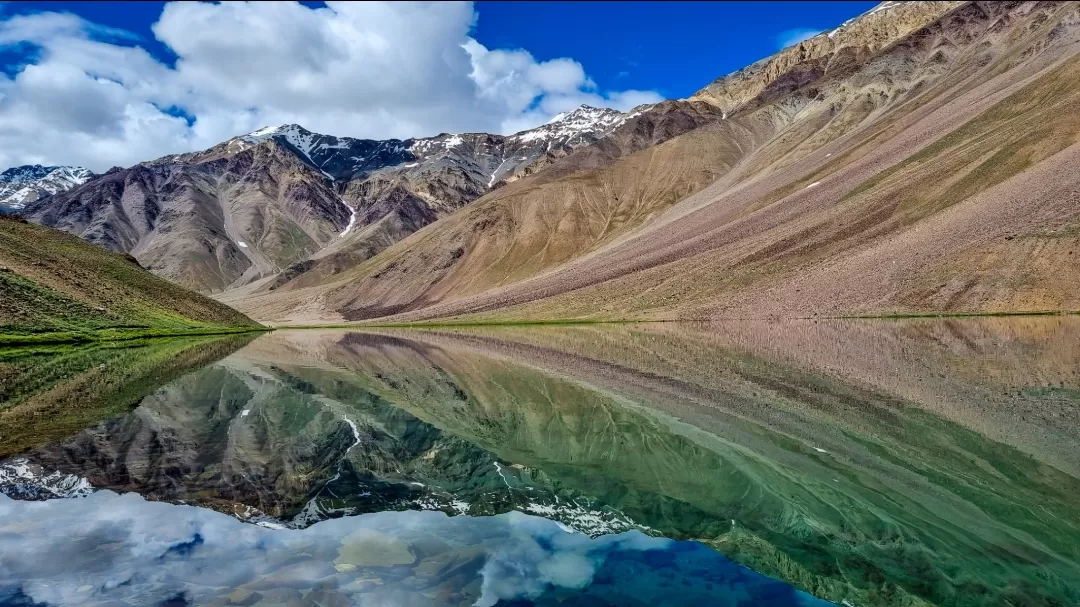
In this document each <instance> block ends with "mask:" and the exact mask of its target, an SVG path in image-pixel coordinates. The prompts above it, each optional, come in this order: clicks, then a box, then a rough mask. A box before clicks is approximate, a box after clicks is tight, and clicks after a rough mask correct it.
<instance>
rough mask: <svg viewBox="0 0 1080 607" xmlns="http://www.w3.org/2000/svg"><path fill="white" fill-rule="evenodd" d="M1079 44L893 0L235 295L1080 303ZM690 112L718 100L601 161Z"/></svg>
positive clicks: (710, 307)
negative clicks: (665, 118) (343, 257)
mask: <svg viewBox="0 0 1080 607" xmlns="http://www.w3.org/2000/svg"><path fill="white" fill-rule="evenodd" d="M830 34H831V35H830ZM1078 50H1080V8H1078V6H1077V5H1076V4H1074V3H1069V2H997V3H995V2H968V3H959V4H948V5H940V4H937V3H903V4H901V5H896V4H894V3H885V4H883V5H881V6H879V7H878V8H876V9H874V10H872V11H870V12H869V13H867V14H865V15H863V16H861V17H859V18H856V19H855V20H853V21H851V22H849V23H847V24H845V25H843V26H841V27H840V28H838V29H837V30H834V31H833V32H830V33H827V34H823V35H821V36H818V37H816V38H812V39H810V40H807V41H805V42H803V43H800V44H799V45H796V46H794V47H791V48H788V49H785V50H784V51H782V52H781V53H779V54H778V55H776V56H774V57H773V58H770V59H768V60H765V61H762V62H759V63H757V64H755V65H754V66H750V67H749V68H747V69H745V70H742V71H740V72H736V73H735V74H732V75H729V76H727V77H725V78H722V79H720V80H719V81H717V82H715V83H713V84H711V85H709V86H708V87H707V88H706V89H704V90H703V91H701V92H700V93H699V94H697V95H695V96H694V97H693V98H692V99H691V100H688V101H686V102H668V103H666V104H659V105H658V106H656V107H654V108H651V109H650V111H648V112H644V113H643V114H642V115H641V116H639V117H637V118H635V119H634V120H630V121H627V122H626V123H625V124H624V125H623V126H621V127H620V128H618V129H616V130H615V131H613V132H612V133H611V134H610V135H609V136H608V137H606V138H604V139H603V140H601V141H599V142H597V143H596V144H593V145H591V146H588V147H585V148H581V149H579V150H577V151H576V152H574V153H573V154H571V155H569V156H567V157H566V158H563V159H561V160H559V161H557V162H555V163H554V164H553V165H552V166H551V167H549V168H547V169H546V170H545V171H544V172H542V173H540V174H539V175H535V176H532V177H530V178H527V179H523V180H519V181H517V182H515V183H513V184H510V185H509V186H507V187H504V188H501V189H499V190H498V191H496V192H494V193H492V194H490V195H488V196H486V197H484V198H482V199H481V200H479V201H477V202H475V203H473V204H471V205H469V206H468V207H466V208H465V209H464V210H462V211H459V212H457V213H455V214H453V215H451V216H449V217H447V218H445V219H442V220H440V221H439V222H437V223H435V224H433V225H431V226H429V227H427V228H425V229H423V230H421V231H420V232H418V233H416V234H414V235H413V236H411V237H409V238H408V239H406V240H403V241H401V242H399V243H397V244H395V245H394V246H392V247H390V248H388V249H387V250H385V251H383V252H382V253H381V254H379V255H378V256H377V257H375V258H374V259H372V260H370V261H368V262H367V263H363V264H360V265H358V266H356V267H353V268H351V269H349V270H346V271H345V272H343V273H342V274H340V275H339V276H330V277H318V278H317V279H316V280H314V281H311V282H303V281H302V280H301V281H300V282H299V283H297V284H295V285H292V286H290V287H287V288H284V289H281V288H279V289H277V290H276V291H274V292H272V293H254V294H252V293H245V294H243V295H242V296H238V297H235V298H231V299H227V300H228V301H230V302H232V303H233V304H234V305H237V306H240V307H241V308H242V309H245V310H248V311H250V312H251V313H253V314H256V315H257V316H259V317H260V318H266V319H273V320H275V321H279V322H289V321H298V322H304V321H309V320H311V319H314V318H318V319H336V320H340V319H347V320H362V319H369V318H375V317H387V316H393V317H395V320H418V319H430V318H445V317H457V316H462V315H470V316H472V317H477V318H512V319H519V318H567V317H594V318H595V317H599V318H613V317H614V318H626V317H653V318H656V317H660V318H715V317H748V316H751V317H761V316H809V315H813V314H825V315H831V314H891V313H917V312H996V311H1025V310H1026V311H1032V310H1061V309H1080V293H1078V292H1077V291H1076V290H1075V288H1074V287H1073V285H1075V283H1076V280H1077V279H1078V278H1080V275H1077V273H1076V264H1075V263H1074V262H1073V261H1072V260H1073V259H1074V258H1075V255H1074V253H1075V252H1076V250H1077V249H1078V248H1080V236H1078V231H1077V225H1080V200H1078V199H1077V191H1078V188H1080V181H1078V180H1080V176H1078V175H1080V174H1078V173H1077V172H1076V171H1072V170H1070V169H1069V168H1068V167H1070V166H1073V165H1075V163H1076V162H1077V157H1078V155H1080V146H1077V145H1076V143H1077V142H1078V141H1080V122H1078V121H1077V117H1078V116H1080V111H1078V106H1077V103H1080V86H1078V85H1077V83H1080V78H1078V76H1080V71H1078V70H1080V58H1078V57H1077V51H1078ZM676 106H678V107H683V108H690V107H692V108H694V111H695V112H697V114H698V115H700V116H706V115H708V116H710V117H709V118H708V119H704V120H701V121H698V122H696V123H695V124H693V125H687V126H688V128H686V129H684V130H683V131H681V132H677V133H674V132H673V135H675V136H673V137H670V138H664V137H660V138H655V139H654V140H653V141H652V142H650V143H652V144H658V145H643V146H640V147H634V146H631V147H629V148H627V149H626V150H624V151H620V153H615V154H606V155H605V154H604V150H605V149H610V148H611V142H613V141H617V140H618V139H619V137H620V136H621V133H626V132H627V131H628V130H632V129H634V128H637V127H636V125H638V124H641V122H642V121H643V120H648V118H647V117H649V116H655V115H656V114H657V113H660V112H665V111H671V110H672V109H673V108H674V107H676ZM717 115H718V116H717ZM601 158H603V160H600V159H601ZM1070 256H1071V257H1070ZM301 302H303V305H301Z"/></svg>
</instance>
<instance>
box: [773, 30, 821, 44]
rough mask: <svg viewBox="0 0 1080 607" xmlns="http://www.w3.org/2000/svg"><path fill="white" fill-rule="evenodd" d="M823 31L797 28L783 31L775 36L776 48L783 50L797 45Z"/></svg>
mask: <svg viewBox="0 0 1080 607" xmlns="http://www.w3.org/2000/svg"><path fill="white" fill-rule="evenodd" d="M822 31H823V30H819V29H814V28H809V27H799V28H795V29H790V30H784V31H782V32H780V33H779V34H777V35H776V48H777V49H785V48H787V47H789V46H792V45H794V44H798V43H800V42H802V41H803V40H809V39H811V38H813V37H814V36H817V35H818V34H820V33H821V32H822Z"/></svg>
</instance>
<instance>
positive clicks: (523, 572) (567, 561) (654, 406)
mask: <svg viewBox="0 0 1080 607" xmlns="http://www.w3.org/2000/svg"><path fill="white" fill-rule="evenodd" d="M1078 365H1080V319H1076V318H1049V317H1047V318H1024V319H966V320H903V321H901V320H896V321H835V322H832V321H830V322H791V323H732V324H713V325H691V324H658V325H623V326H612V325H604V326H575V327H571V326H566V327H545V328H540V327H531V328H522V327H516V328H515V327H500V328H495V327H488V328H471V329H468V330H466V329H452V330H451V329H440V330H409V331H405V330H396V331H395V330H379V331H365V332H356V331H342V330H292V331H276V332H274V333H270V334H266V335H262V336H259V337H255V338H252V337H245V338H235V337H234V338H227V339H210V338H202V339H198V340H152V341H147V342H140V343H131V344H116V345H111V346H96V347H88V348H75V349H72V348H52V349H50V348H39V349H36V350H33V351H27V350H20V351H11V352H3V351H0V402H2V403H3V405H2V406H0V492H2V493H3V494H4V495H2V496H0V605H102V606H104V605H193V604H198V605H260V606H271V605H289V606H292V605H319V606H323V607H327V606H331V605H335V606H336V605H533V604H536V605H582V606H584V605H765V606H768V605H815V604H819V605H825V604H827V603H826V601H831V602H833V603H837V604H849V605H856V606H859V607H862V606H863V605H928V604H929V605H988V606H989V605H1003V604H1012V605H1075V604H1078V603H1080V366H1078ZM815 597H817V598H815Z"/></svg>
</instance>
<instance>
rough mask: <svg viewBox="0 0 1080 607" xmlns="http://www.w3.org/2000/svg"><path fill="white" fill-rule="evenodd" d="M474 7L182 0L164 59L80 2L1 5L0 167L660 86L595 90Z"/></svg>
mask: <svg viewBox="0 0 1080 607" xmlns="http://www.w3.org/2000/svg"><path fill="white" fill-rule="evenodd" d="M476 19H477V14H476V13H475V11H474V10H473V6H472V4H471V3H447V2H432V3H426V2H424V3H397V2H394V3H378V2H327V7H326V8H319V9H310V8H307V7H304V6H302V5H300V4H297V3H291V2H272V3H263V2H260V3H246V2H227V3H220V4H210V3H187V2H184V3H179V2H177V3H171V4H167V5H166V6H165V8H164V10H163V11H162V14H161V16H160V18H159V20H158V21H157V22H156V23H155V24H154V26H153V34H154V36H155V37H156V38H157V39H158V40H159V41H160V42H161V43H163V44H164V45H166V46H167V47H169V48H170V49H171V50H172V51H173V52H174V53H175V54H176V56H177V60H176V62H175V65H174V66H169V65H166V64H164V63H162V62H159V61H158V60H156V59H155V58H154V57H153V56H151V55H150V54H149V53H147V52H146V51H145V50H143V49H142V48H140V47H138V46H133V45H132V42H133V40H134V41H137V37H134V36H133V35H132V34H130V33H128V32H123V31H119V30H115V29H111V28H106V27H102V26H99V25H96V24H92V23H89V22H87V21H85V20H83V19H81V18H79V17H77V16H75V15H71V14H68V13H37V14H32V15H15V16H8V17H6V18H4V17H3V16H2V15H0V48H3V47H12V46H18V47H19V48H20V49H29V50H31V51H32V53H31V58H30V65H27V66H26V67H25V68H24V69H22V70H21V71H19V72H18V73H16V74H14V76H7V75H4V74H0V168H4V167H7V166H14V165H19V164H26V163H35V162H41V163H52V164H78V165H83V166H87V167H89V168H91V169H93V170H97V171H102V170H105V169H107V168H109V167H110V166H113V165H121V166H128V165H131V164H134V163H136V162H139V161H143V160H149V159H152V158H157V157H160V156H163V155H166V154H172V153H177V152H184V151H189V150H194V149H202V148H206V147H209V146H212V145H214V144H216V143H218V142H220V141H224V140H226V139H228V138H230V137H233V136H236V135H239V134H242V133H246V132H250V131H252V130H255V129H257V128H259V127H262V126H266V125H273V124H284V123H298V124H302V125H304V126H305V127H307V128H309V129H311V130H313V131H317V132H324V133H331V134H335V135H348V136H353V137H368V138H388V137H399V138H407V137H413V136H426V135H434V134H437V133H440V132H460V131H487V132H503V133H508V132H514V131H517V130H521V129H524V128H531V127H533V126H536V125H539V124H542V123H544V122H546V121H547V120H549V119H550V118H551V117H552V116H554V115H555V114H557V113H559V112H563V111H567V110H571V109H573V108H575V107H577V106H578V105H580V104H582V103H588V104H590V105H596V106H608V107H616V108H619V109H629V108H630V107H633V106H635V105H639V104H641V103H651V102H655V101H658V100H659V99H660V96H659V95H657V94H656V93H655V92H651V91H634V90H631V91H599V90H597V87H596V85H595V83H594V82H593V81H592V80H591V79H590V78H589V76H588V74H587V73H586V71H585V68H584V67H583V66H582V65H581V64H580V63H578V62H577V61H574V60H573V59H570V58H558V59H553V60H550V61H543V62H541V61H537V60H536V59H535V58H534V57H533V56H532V55H531V54H529V53H528V52H527V51H525V50H521V49H510V50H507V49H488V48H485V47H484V46H483V45H481V44H480V43H478V42H476V41H475V40H473V39H472V38H471V37H470V36H469V33H470V31H471V28H472V27H473V25H474V24H475V22H476ZM168 108H178V109H179V110H182V112H183V113H185V114H186V115H188V116H193V117H194V118H195V120H194V123H193V124H191V125H189V124H188V121H187V120H186V119H185V118H184V117H182V116H177V115H174V114H178V113H179V112H176V111H172V112H166V111H164V110H165V109H168Z"/></svg>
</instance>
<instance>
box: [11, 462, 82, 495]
mask: <svg viewBox="0 0 1080 607" xmlns="http://www.w3.org/2000/svg"><path fill="white" fill-rule="evenodd" d="M93 492H94V488H93V486H91V485H90V481H88V480H86V479H85V478H83V477H81V476H75V475H74V474H64V473H62V472H59V471H53V472H45V470H43V469H42V468H41V466H38V465H36V464H31V463H30V462H29V461H27V460H25V459H15V460H9V461H7V462H5V463H3V464H0V493H3V494H4V495H7V496H8V497H11V498H13V499H23V500H48V499H56V498H74V497H86V496H88V495H90V494H91V493H93Z"/></svg>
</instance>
